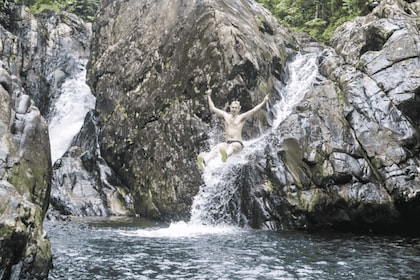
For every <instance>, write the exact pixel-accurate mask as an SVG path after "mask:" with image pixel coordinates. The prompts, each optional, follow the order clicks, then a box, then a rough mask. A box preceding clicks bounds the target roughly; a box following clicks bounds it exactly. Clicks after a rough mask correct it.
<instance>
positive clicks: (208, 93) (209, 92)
mask: <svg viewBox="0 0 420 280" xmlns="http://www.w3.org/2000/svg"><path fill="white" fill-rule="evenodd" d="M206 95H207V96H208V97H210V96H211V88H209V89H207V90H206Z"/></svg>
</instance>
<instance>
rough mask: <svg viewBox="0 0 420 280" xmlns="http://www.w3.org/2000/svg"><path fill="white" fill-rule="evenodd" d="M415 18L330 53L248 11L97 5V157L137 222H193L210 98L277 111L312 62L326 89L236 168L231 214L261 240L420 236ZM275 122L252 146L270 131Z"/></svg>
mask: <svg viewBox="0 0 420 280" xmlns="http://www.w3.org/2000/svg"><path fill="white" fill-rule="evenodd" d="M409 2H411V3H409ZM418 7H419V4H418V1H407V2H405V1H399V0H398V1H397V0H394V1H381V3H380V5H379V6H378V7H376V8H375V9H374V10H373V12H372V13H371V14H370V15H368V16H366V17H360V18H357V19H356V20H354V21H352V22H349V23H347V24H345V25H343V26H342V27H340V28H339V29H338V30H337V33H336V34H337V35H336V36H335V37H334V38H333V40H332V45H333V47H332V48H328V47H325V46H321V45H320V44H317V43H315V42H312V40H311V39H308V38H307V37H305V36H301V35H296V34H295V35H293V34H292V33H291V32H288V31H287V30H285V29H283V28H282V27H280V26H278V24H277V23H276V21H275V20H274V19H273V18H272V17H271V16H270V15H269V14H268V13H267V12H266V11H265V10H263V9H261V8H260V7H259V6H258V5H257V4H256V3H255V2H254V1H210V0H209V1H182V0H178V1H164V0H162V1H141V2H139V1H134V0H132V1H124V2H121V1H103V2H102V8H101V10H100V13H99V14H98V17H97V20H96V22H95V24H94V26H93V40H92V53H91V57H90V62H89V72H88V80H89V83H90V85H91V87H92V90H93V92H94V94H95V95H96V97H97V108H96V110H97V114H98V120H99V121H98V124H99V126H98V128H99V129H98V131H99V133H98V135H99V137H98V139H99V143H98V145H99V147H100V153H101V157H102V158H103V160H104V161H105V162H107V163H108V164H109V166H110V167H111V168H112V170H113V172H114V174H115V176H116V177H117V178H118V179H119V180H120V182H121V184H122V185H124V186H127V188H128V189H129V191H130V192H131V194H132V196H133V201H134V207H135V211H136V213H139V214H141V215H143V216H148V217H155V218H187V217H188V215H189V210H190V206H191V202H192V197H193V196H194V195H195V194H196V192H197V190H198V187H199V186H200V185H201V184H202V183H203V182H202V178H201V176H200V173H199V172H198V170H197V168H196V166H195V162H194V161H195V157H196V155H197V154H198V153H199V152H200V151H202V150H203V149H205V148H207V145H208V141H206V140H208V139H209V137H210V133H209V129H210V127H212V126H217V122H214V121H213V120H212V118H211V115H210V114H209V111H208V109H207V107H206V106H207V104H206V100H205V96H204V92H205V90H206V89H207V87H211V88H212V89H213V92H215V94H214V96H213V97H214V100H215V102H216V106H218V107H223V105H224V104H225V103H226V102H227V101H230V100H232V99H239V100H240V101H241V104H242V105H243V106H242V107H243V110H247V109H249V108H251V107H252V106H253V105H255V104H256V103H257V102H258V101H260V100H261V99H262V97H263V96H264V95H265V94H266V93H273V94H272V101H271V104H274V103H275V102H276V101H277V100H278V99H279V98H280V97H279V95H278V90H279V88H281V87H284V86H285V85H286V84H287V83H288V78H289V75H290V73H289V72H288V68H287V65H288V61H289V60H290V59H292V58H293V56H294V55H296V54H297V53H308V52H315V53H317V54H318V56H319V59H318V67H319V71H320V72H321V73H322V75H323V76H324V78H323V80H322V82H319V83H317V84H316V85H314V86H313V88H312V89H311V90H310V91H309V92H308V93H307V94H306V96H305V98H304V100H303V101H302V102H301V103H300V104H298V105H297V106H296V107H295V109H294V110H293V111H292V113H291V115H290V116H289V117H288V118H287V119H286V120H284V121H283V122H282V123H280V124H279V125H278V126H277V127H276V128H275V129H273V128H271V129H272V130H273V131H272V132H271V134H270V140H269V141H267V143H266V144H265V145H266V147H265V148H264V149H263V150H262V151H263V152H262V153H260V154H257V155H256V156H257V158H256V159H255V158H254V159H253V160H250V161H249V162H248V163H247V164H246V165H244V166H242V167H237V169H236V171H237V172H238V174H239V175H238V177H237V181H236V182H235V184H237V185H239V186H241V188H242V189H241V190H242V192H241V204H242V206H243V207H242V206H241V207H236V209H241V210H239V211H242V215H243V216H244V217H245V218H244V219H243V220H244V221H245V223H248V224H250V225H252V226H253V227H257V228H260V227H268V228H273V229H275V228H283V227H294V228H318V227H326V228H330V227H333V228H353V229H370V228H382V229H387V228H390V227H391V226H395V225H401V226H404V225H405V226H408V225H410V224H418V217H419V214H420V213H419V207H418V205H419V199H420V191H419V189H420V185H419V153H418V152H419V142H418V137H419V136H418V130H419V121H418V117H419V116H418V112H419V110H418V109H419V106H420V103H419V94H420V93H419V84H420V82H419V77H420V75H419V72H418V69H419V67H418V66H419V39H418V38H419V34H418V28H417V27H418V20H417V18H418V13H419V8H418ZM267 113H268V114H267V117H264V116H263V114H261V115H259V116H257V117H255V118H254V119H253V120H252V121H251V122H250V123H249V125H248V127H247V128H245V136H246V137H248V138H249V137H254V136H256V135H258V133H259V132H260V129H261V128H263V129H268V127H267V125H266V123H267V121H268V123H271V118H272V113H274V112H272V109H271V110H269V111H268V112H267ZM82 136H83V135H82ZM83 137H85V138H89V137H88V135H85V136H83ZM84 151H85V150H83V149H82V151H80V152H81V153H83V152H84ZM254 156H255V155H254ZM234 208H235V207H234ZM232 211H238V210H234V209H232Z"/></svg>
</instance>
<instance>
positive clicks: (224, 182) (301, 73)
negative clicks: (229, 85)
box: [190, 53, 323, 225]
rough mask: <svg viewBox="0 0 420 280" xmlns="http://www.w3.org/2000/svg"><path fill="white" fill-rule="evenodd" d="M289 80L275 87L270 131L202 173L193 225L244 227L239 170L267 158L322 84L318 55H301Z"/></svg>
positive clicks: (244, 219)
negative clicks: (276, 136)
mask: <svg viewBox="0 0 420 280" xmlns="http://www.w3.org/2000/svg"><path fill="white" fill-rule="evenodd" d="M288 72H289V80H288V82H287V85H286V86H284V87H283V88H281V87H280V83H278V85H276V92H277V93H278V94H279V101H278V102H276V103H275V104H274V105H273V106H272V111H273V113H274V117H273V120H271V121H270V123H272V125H271V128H270V129H269V130H268V131H267V132H265V133H264V134H263V135H261V136H260V137H259V138H257V139H252V140H249V141H244V145H245V147H244V149H243V150H242V151H241V153H239V154H237V155H234V156H232V157H231V158H229V159H228V161H227V162H226V163H223V162H221V160H214V161H212V162H211V163H210V164H209V165H208V166H207V167H206V168H205V170H204V172H203V181H204V184H203V185H202V186H200V189H199V192H198V194H197V195H196V196H195V197H194V201H193V204H192V209H191V220H190V223H193V224H204V225H226V224H229V225H245V224H246V218H245V217H243V214H242V213H241V210H242V209H241V207H242V206H241V199H242V198H241V195H242V191H241V186H240V185H239V184H238V183H237V182H238V181H240V180H241V178H240V173H241V172H240V170H241V168H246V164H247V163H250V162H253V161H255V160H258V159H261V158H263V157H264V148H265V147H266V146H267V139H268V137H269V135H272V134H273V133H275V131H276V129H277V127H278V126H279V125H280V124H281V123H282V122H283V121H284V120H285V119H286V118H287V117H288V116H289V115H290V114H291V113H292V111H293V108H294V107H295V106H296V105H298V104H299V103H300V102H301V101H302V100H303V98H304V97H305V95H306V94H307V93H308V92H309V91H310V90H311V88H312V87H313V85H314V84H315V83H316V82H319V81H320V80H322V79H323V78H322V76H321V75H320V74H319V72H318V66H317V54H315V53H309V54H298V55H297V56H296V57H295V59H294V60H293V61H292V62H290V63H289V64H288Z"/></svg>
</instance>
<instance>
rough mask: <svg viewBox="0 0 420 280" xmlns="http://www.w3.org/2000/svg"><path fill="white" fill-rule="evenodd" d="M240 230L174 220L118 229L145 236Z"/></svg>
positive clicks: (193, 235) (187, 234) (186, 234)
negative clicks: (162, 224) (154, 225)
mask: <svg viewBox="0 0 420 280" xmlns="http://www.w3.org/2000/svg"><path fill="white" fill-rule="evenodd" d="M241 232H242V230H241V229H240V228H238V227H234V226H224V225H217V226H209V225H203V224H194V223H186V222H182V221H181V222H174V223H171V224H170V225H169V227H167V228H147V229H139V230H135V231H120V234H121V235H125V236H139V237H147V238H184V237H197V236H203V235H232V234H238V233H241Z"/></svg>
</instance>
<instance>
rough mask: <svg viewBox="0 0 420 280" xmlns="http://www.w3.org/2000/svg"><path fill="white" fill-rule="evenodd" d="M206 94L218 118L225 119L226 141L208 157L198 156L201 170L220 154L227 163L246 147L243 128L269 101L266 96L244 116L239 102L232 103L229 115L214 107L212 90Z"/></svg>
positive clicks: (211, 108) (218, 145) (216, 147)
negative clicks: (243, 139)
mask: <svg viewBox="0 0 420 280" xmlns="http://www.w3.org/2000/svg"><path fill="white" fill-rule="evenodd" d="M206 93H207V99H208V102H209V106H210V110H211V111H212V112H213V113H215V114H216V115H217V116H219V117H222V118H223V124H224V127H225V139H226V141H225V142H222V143H219V144H217V145H216V146H215V147H214V148H213V149H212V150H211V151H210V152H209V153H208V154H207V155H205V156H203V155H201V154H200V155H198V157H197V162H198V166H199V167H200V169H204V166H205V164H208V163H209V162H210V161H211V160H212V159H214V158H215V157H216V156H217V155H218V154H219V153H220V155H221V156H222V161H223V162H226V160H227V158H228V157H229V156H231V155H233V154H236V153H238V152H240V151H241V150H242V148H243V147H244V144H243V143H242V128H243V127H244V124H245V121H246V120H247V119H249V118H250V117H252V116H253V115H254V114H255V113H256V112H257V111H258V110H259V109H261V108H262V107H263V106H264V104H265V103H266V102H267V101H268V95H266V96H265V97H264V100H263V102H261V103H260V104H258V105H257V106H255V107H254V108H252V109H251V110H249V111H247V112H245V113H242V114H239V113H240V111H241V105H240V103H239V101H232V103H231V104H230V106H229V108H230V113H228V112H225V111H223V110H221V109H218V108H216V106H214V103H213V100H212V99H211V89H209V90H207V91H206Z"/></svg>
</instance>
